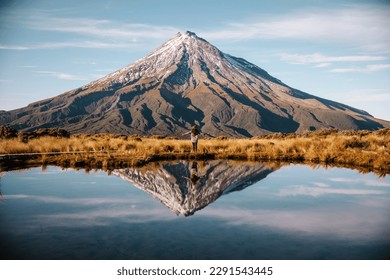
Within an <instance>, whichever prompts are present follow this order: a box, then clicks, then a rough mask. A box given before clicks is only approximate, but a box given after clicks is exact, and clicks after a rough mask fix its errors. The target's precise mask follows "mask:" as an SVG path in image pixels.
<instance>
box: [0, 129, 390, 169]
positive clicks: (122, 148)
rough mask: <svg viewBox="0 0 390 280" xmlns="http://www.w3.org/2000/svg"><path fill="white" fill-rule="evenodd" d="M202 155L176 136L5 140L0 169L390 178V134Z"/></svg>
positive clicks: (282, 141)
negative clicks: (292, 167)
mask: <svg viewBox="0 0 390 280" xmlns="http://www.w3.org/2000/svg"><path fill="white" fill-rule="evenodd" d="M198 150H199V152H192V151H191V142H190V141H189V140H182V139H177V138H175V137H163V136H154V137H151V138H146V137H142V136H138V135H134V136H124V135H112V134H96V135H87V134H75V135H70V136H69V137H54V136H43V137H38V138H35V139H30V140H28V141H25V140H23V141H22V140H20V139H18V138H12V139H0V169H1V170H6V169H11V168H17V167H21V166H26V165H31V164H33V165H37V164H38V165H57V166H62V167H74V168H86V169H96V168H98V169H107V170H112V169H117V168H126V167H135V166H143V165H145V164H147V163H150V162H156V161H164V160H214V159H216V160H218V159H219V160H239V161H256V162H259V161H261V162H278V163H281V164H290V163H299V164H307V165H323V166H338V167H346V168H350V169H358V170H361V171H362V172H375V173H376V174H378V175H380V176H385V175H387V174H390V129H381V130H377V131H337V130H330V129H328V130H323V131H316V132H307V133H301V134H296V133H290V134H281V133H274V134H269V135H264V136H258V137H254V138H237V139H236V138H226V137H217V138H204V139H200V141H199V149H198Z"/></svg>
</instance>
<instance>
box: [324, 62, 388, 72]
mask: <svg viewBox="0 0 390 280" xmlns="http://www.w3.org/2000/svg"><path fill="white" fill-rule="evenodd" d="M388 69H390V64H370V65H367V66H365V67H348V68H334V69H331V70H330V72H333V73H351V72H359V73H371V72H378V71H384V70H388Z"/></svg>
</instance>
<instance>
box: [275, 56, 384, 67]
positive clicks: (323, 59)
mask: <svg viewBox="0 0 390 280" xmlns="http://www.w3.org/2000/svg"><path fill="white" fill-rule="evenodd" d="M279 56H280V59H281V60H283V61H287V62H290V63H296V64H321V65H319V66H318V65H317V67H324V66H328V65H330V64H331V63H334V62H369V61H381V60H386V59H387V57H385V56H372V55H349V56H328V55H324V54H321V53H314V54H307V55H301V54H288V53H282V54H280V55H279Z"/></svg>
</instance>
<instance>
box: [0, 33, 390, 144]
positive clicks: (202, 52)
mask: <svg viewBox="0 0 390 280" xmlns="http://www.w3.org/2000/svg"><path fill="white" fill-rule="evenodd" d="M0 124H7V125H10V126H12V127H14V128H16V129H19V130H34V129H38V128H50V127H61V128H64V129H66V130H68V131H70V132H83V133H119V134H141V135H146V136H147V135H153V134H160V135H181V134H182V133H183V132H184V131H187V130H188V129H189V128H190V127H191V126H192V125H194V124H196V125H198V126H199V127H200V128H201V130H202V132H203V133H205V134H206V135H209V136H218V135H224V136H234V137H235V136H239V137H252V136H256V135H260V134H265V133H269V132H303V131H307V130H316V129H319V128H338V129H370V130H374V129H380V128H383V127H390V122H388V121H384V120H379V119H376V118H374V117H373V116H371V115H370V114H368V113H367V112H365V111H363V110H359V109H356V108H353V107H351V106H348V105H344V104H341V103H338V102H335V101H331V100H327V99H323V98H320V97H317V96H314V95H310V94H308V93H305V92H302V91H299V90H297V89H294V88H291V87H289V86H287V85H286V84H284V83H283V82H281V81H280V80H279V79H277V78H275V77H273V76H271V75H270V74H268V73H267V72H266V71H265V70H263V69H262V68H260V67H258V66H256V65H254V64H252V63H250V62H248V61H246V60H245V59H243V58H238V57H235V56H231V55H229V54H225V53H223V52H222V51H220V50H219V49H218V48H216V47H215V46H213V45H211V44H210V43H209V42H207V41H206V40H205V39H202V38H200V37H198V36H197V35H196V34H195V33H193V32H190V31H187V32H185V33H180V32H179V33H177V34H176V35H175V36H173V37H172V38H171V39H169V40H168V41H166V42H165V43H164V44H162V45H161V46H160V47H159V48H157V49H156V50H155V51H154V52H152V53H150V54H149V55H147V56H145V57H143V58H141V59H139V60H137V61H135V62H134V63H132V64H129V65H127V66H125V67H123V68H121V69H119V70H117V71H115V72H113V73H111V74H108V75H106V76H104V77H102V78H100V79H98V80H95V81H92V82H90V83H88V84H86V85H84V86H82V87H79V88H76V89H73V90H70V91H68V92H65V93H63V94H60V95H58V96H55V97H52V98H48V99H45V100H41V101H37V102H34V103H31V104H29V105H28V106H26V107H24V108H20V109H16V110H12V111H6V112H0Z"/></svg>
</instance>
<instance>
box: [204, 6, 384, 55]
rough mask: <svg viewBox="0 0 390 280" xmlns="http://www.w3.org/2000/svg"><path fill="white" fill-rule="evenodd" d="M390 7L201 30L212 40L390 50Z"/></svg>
mask: <svg viewBox="0 0 390 280" xmlns="http://www.w3.org/2000/svg"><path fill="white" fill-rule="evenodd" d="M389 15H390V8H389V7H387V6H386V7H372V6H371V7H370V6H365V5H361V6H357V5H356V6H349V7H344V8H341V9H332V10H329V9H322V10H306V11H299V12H294V13H289V14H285V15H282V16H278V17H275V16H272V15H270V16H269V17H261V18H260V19H259V20H251V21H246V22H233V23H230V24H228V25H227V26H226V27H224V28H222V29H220V30H217V31H210V32H204V33H202V35H203V36H206V37H207V38H209V39H211V40H243V39H304V40H310V41H316V42H318V41H321V42H329V41H333V42H337V43H348V44H354V45H356V44H357V43H358V44H359V47H364V48H368V49H371V50H373V49H376V50H386V51H390V46H389V42H390V29H389V28H387V26H389V23H390V19H389V18H390V16H389Z"/></svg>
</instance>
